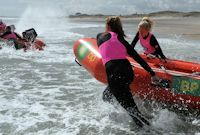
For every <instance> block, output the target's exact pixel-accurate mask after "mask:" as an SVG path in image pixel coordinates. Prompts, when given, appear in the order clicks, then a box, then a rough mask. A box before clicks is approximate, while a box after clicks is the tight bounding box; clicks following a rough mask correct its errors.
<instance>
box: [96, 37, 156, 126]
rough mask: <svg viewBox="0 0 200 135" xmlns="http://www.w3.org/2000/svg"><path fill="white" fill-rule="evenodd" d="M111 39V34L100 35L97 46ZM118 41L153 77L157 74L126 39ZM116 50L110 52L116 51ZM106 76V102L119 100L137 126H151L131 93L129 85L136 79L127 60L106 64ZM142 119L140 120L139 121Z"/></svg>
mask: <svg viewBox="0 0 200 135" xmlns="http://www.w3.org/2000/svg"><path fill="white" fill-rule="evenodd" d="M110 38H111V34H110V33H108V34H106V35H103V34H98V35H97V44H98V46H101V44H102V43H104V42H106V41H107V40H109V39H110ZM118 40H119V41H120V42H121V43H122V44H123V45H124V46H125V47H126V50H127V53H128V55H129V56H131V57H132V58H133V59H134V60H135V61H137V62H138V63H139V64H140V65H141V66H142V67H143V68H144V69H145V70H146V71H147V72H149V73H150V74H151V75H152V76H154V75H155V73H154V72H153V71H152V69H151V68H150V67H149V65H148V64H147V63H146V62H145V61H144V60H143V59H142V58H141V57H140V56H139V54H138V53H137V52H136V51H135V50H134V48H133V47H132V46H131V45H130V44H129V43H128V42H127V41H126V40H125V39H124V37H119V36H118ZM114 50H115V49H114V48H113V50H110V51H114ZM105 68H106V74H107V79H108V86H107V88H106V89H105V91H104V92H103V99H104V100H111V98H112V96H113V95H114V97H115V98H116V99H117V101H118V102H119V103H120V104H121V106H122V107H123V108H125V109H126V110H127V112H128V113H129V115H130V116H132V118H133V120H134V121H135V122H136V124H137V125H139V126H141V127H142V126H143V124H142V123H141V121H143V123H146V124H147V125H149V122H148V121H146V120H145V118H144V117H143V116H142V114H141V113H140V112H139V110H138V108H137V106H136V104H135V102H134V99H133V96H132V94H131V92H130V87H129V85H130V84H131V82H132V81H133V79H134V73H133V70H132V66H131V64H130V62H129V61H128V60H127V59H120V60H110V61H108V62H107V63H106V64H105ZM138 118H139V119H141V121H140V120H138Z"/></svg>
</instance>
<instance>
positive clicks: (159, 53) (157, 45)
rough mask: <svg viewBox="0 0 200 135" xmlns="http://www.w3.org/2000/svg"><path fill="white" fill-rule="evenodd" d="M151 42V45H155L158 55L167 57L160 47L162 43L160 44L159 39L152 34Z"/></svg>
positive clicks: (163, 57)
mask: <svg viewBox="0 0 200 135" xmlns="http://www.w3.org/2000/svg"><path fill="white" fill-rule="evenodd" d="M150 44H151V46H153V47H154V48H155V49H156V51H155V54H156V55H158V56H159V57H161V58H162V59H166V57H165V55H164V54H163V52H162V50H161V48H160V45H159V43H158V41H157V40H156V38H155V36H154V35H152V36H151V39H150Z"/></svg>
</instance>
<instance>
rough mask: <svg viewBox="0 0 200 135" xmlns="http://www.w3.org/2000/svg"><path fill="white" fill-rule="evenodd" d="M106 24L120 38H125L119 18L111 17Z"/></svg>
mask: <svg viewBox="0 0 200 135" xmlns="http://www.w3.org/2000/svg"><path fill="white" fill-rule="evenodd" d="M106 24H107V25H108V26H109V27H110V29H111V31H113V32H115V33H117V34H118V35H119V36H122V37H125V36H126V35H125V34H124V30H123V28H122V23H121V20H120V17H119V16H110V17H108V18H107V19H106Z"/></svg>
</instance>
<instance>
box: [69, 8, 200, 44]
mask: <svg viewBox="0 0 200 135" xmlns="http://www.w3.org/2000/svg"><path fill="white" fill-rule="evenodd" d="M199 15H200V12H199ZM106 17H107V16H100V17H99V16H92V17H91V16H81V17H80V16H79V17H72V18H71V17H69V21H72V22H83V23H84V22H92V23H95V22H96V23H102V24H104V23H105V19H106ZM142 17H143V16H141V17H130V16H129V17H123V16H121V17H120V18H121V21H122V23H123V24H124V25H126V24H136V25H137V24H138V23H139V22H140V20H141V19H142ZM150 19H152V20H153V22H154V25H153V32H156V33H157V34H164V35H180V36H182V37H184V38H186V39H192V40H196V41H200V31H199V28H200V23H199V22H200V16H199V17H196V16H187V17H183V16H170V15H167V16H152V17H150Z"/></svg>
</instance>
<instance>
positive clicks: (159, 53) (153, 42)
mask: <svg viewBox="0 0 200 135" xmlns="http://www.w3.org/2000/svg"><path fill="white" fill-rule="evenodd" d="M148 36H149V34H148V35H147V36H145V37H144V39H146V38H147V37H148ZM138 40H139V32H137V34H136V36H135V38H134V39H133V41H132V43H131V45H132V46H133V48H134V47H135V45H136V43H137V42H138ZM150 45H151V46H153V47H154V48H155V50H156V51H155V52H154V53H153V55H155V56H156V57H158V58H161V59H166V57H165V55H164V54H163V52H162V50H161V48H160V45H159V43H158V41H157V40H156V38H155V36H154V35H153V34H152V36H151V38H150Z"/></svg>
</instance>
